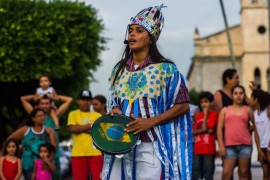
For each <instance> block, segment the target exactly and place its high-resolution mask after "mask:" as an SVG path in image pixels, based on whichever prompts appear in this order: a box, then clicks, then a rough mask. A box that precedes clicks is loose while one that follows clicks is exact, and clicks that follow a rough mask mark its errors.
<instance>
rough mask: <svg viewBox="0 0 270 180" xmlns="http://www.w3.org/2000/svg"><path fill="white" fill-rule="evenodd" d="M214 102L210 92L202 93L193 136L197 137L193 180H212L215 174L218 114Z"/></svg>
mask: <svg viewBox="0 0 270 180" xmlns="http://www.w3.org/2000/svg"><path fill="white" fill-rule="evenodd" d="M213 100H214V96H213V94H211V93H210V92H202V93H201V94H200V97H199V102H200V104H199V109H200V112H199V113H197V114H195V123H194V125H193V131H192V134H193V135H194V136H195V142H194V153H193V168H192V170H193V172H192V179H193V180H199V179H205V180H212V179H213V177H214V172H215V155H216V145H215V139H216V125H217V118H218V114H217V113H216V112H215V111H214V110H212V108H211V103H212V102H213Z"/></svg>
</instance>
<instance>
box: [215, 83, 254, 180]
mask: <svg viewBox="0 0 270 180" xmlns="http://www.w3.org/2000/svg"><path fill="white" fill-rule="evenodd" d="M231 93H232V99H233V104H232V105H230V106H227V107H224V108H223V109H222V110H221V111H220V113H219V118H218V125H217V139H218V144H219V155H220V156H221V157H223V171H222V179H228V180H229V179H231V178H232V175H233V170H234V168H235V164H236V163H237V162H238V174H239V179H248V178H249V172H250V170H249V169H250V166H249V163H250V158H251V154H252V139H251V134H250V132H249V123H250V122H251V123H252V124H254V116H253V111H252V109H251V108H250V107H249V106H246V105H244V104H243V102H244V99H245V89H244V87H243V86H240V85H236V86H234V87H233V88H232V90H231Z"/></svg>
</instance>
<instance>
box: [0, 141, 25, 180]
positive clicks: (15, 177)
mask: <svg viewBox="0 0 270 180" xmlns="http://www.w3.org/2000/svg"><path fill="white" fill-rule="evenodd" d="M21 175H22V163H21V159H20V158H19V145H18V142H17V141H16V140H15V139H12V138H10V139H7V140H6V141H5V143H4V147H3V154H2V157H0V179H2V180H19V179H20V177H21Z"/></svg>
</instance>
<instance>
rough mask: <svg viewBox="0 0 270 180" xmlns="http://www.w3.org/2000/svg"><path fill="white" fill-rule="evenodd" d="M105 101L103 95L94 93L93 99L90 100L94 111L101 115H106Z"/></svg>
mask: <svg viewBox="0 0 270 180" xmlns="http://www.w3.org/2000/svg"><path fill="white" fill-rule="evenodd" d="M106 103H107V99H106V97H105V96H103V95H96V96H95V97H93V100H92V105H93V109H94V111H96V112H98V113H100V114H101V115H106V114H107V106H106Z"/></svg>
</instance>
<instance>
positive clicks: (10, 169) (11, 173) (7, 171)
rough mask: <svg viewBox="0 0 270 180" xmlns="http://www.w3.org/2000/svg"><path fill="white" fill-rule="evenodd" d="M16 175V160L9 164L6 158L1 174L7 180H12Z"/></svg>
mask: <svg viewBox="0 0 270 180" xmlns="http://www.w3.org/2000/svg"><path fill="white" fill-rule="evenodd" d="M17 173H18V160H16V161H15V162H10V161H8V160H7V159H6V158H4V160H3V174H4V177H5V178H6V179H7V180H14V179H15V177H16V175H17Z"/></svg>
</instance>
